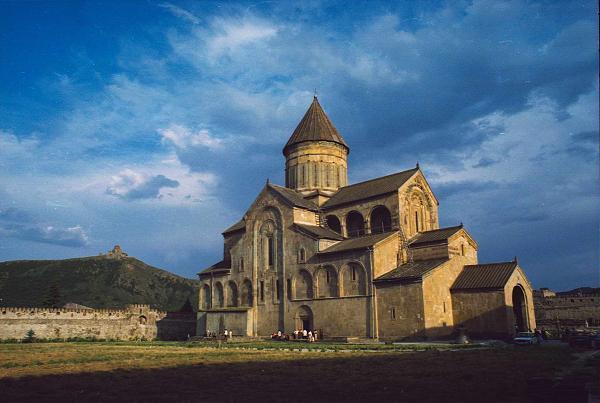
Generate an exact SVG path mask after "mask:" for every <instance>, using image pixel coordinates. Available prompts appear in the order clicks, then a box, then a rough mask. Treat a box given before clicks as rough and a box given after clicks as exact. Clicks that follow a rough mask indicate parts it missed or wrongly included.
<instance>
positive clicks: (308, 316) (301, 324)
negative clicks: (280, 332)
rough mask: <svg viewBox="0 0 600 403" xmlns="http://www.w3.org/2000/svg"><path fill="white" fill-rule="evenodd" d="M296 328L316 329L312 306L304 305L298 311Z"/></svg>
mask: <svg viewBox="0 0 600 403" xmlns="http://www.w3.org/2000/svg"><path fill="white" fill-rule="evenodd" d="M295 320H296V329H297V330H304V329H306V330H312V329H314V321H313V312H312V310H311V309H310V307H308V306H306V305H302V306H301V307H300V308H298V310H297V311H296V317H295Z"/></svg>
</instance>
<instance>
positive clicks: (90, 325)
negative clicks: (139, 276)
mask: <svg viewBox="0 0 600 403" xmlns="http://www.w3.org/2000/svg"><path fill="white" fill-rule="evenodd" d="M195 327H196V320H195V318H194V314H193V313H191V314H180V313H167V312H162V311H158V310H155V309H151V308H150V307H149V306H148V305H137V304H136V305H127V306H126V307H125V308H124V309H89V308H88V309H85V308H10V307H0V340H7V339H15V340H20V339H23V338H24V337H25V335H26V334H27V332H28V331H29V330H33V331H34V332H35V337H36V338H38V339H71V338H82V339H98V340H153V339H156V338H159V339H161V340H179V339H185V338H187V336H188V335H190V336H193V335H195Z"/></svg>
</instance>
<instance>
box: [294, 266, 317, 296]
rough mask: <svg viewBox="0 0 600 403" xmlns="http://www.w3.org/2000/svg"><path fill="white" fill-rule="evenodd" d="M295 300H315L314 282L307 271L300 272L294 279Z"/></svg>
mask: <svg viewBox="0 0 600 403" xmlns="http://www.w3.org/2000/svg"><path fill="white" fill-rule="evenodd" d="M292 285H293V298H295V299H312V298H313V280H312V276H311V274H310V273H309V272H308V271H307V270H300V271H299V272H298V275H297V276H295V278H294V283H293V284H292Z"/></svg>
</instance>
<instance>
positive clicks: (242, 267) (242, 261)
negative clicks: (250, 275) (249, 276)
mask: <svg viewBox="0 0 600 403" xmlns="http://www.w3.org/2000/svg"><path fill="white" fill-rule="evenodd" d="M240 271H244V258H243V257H241V258H240Z"/></svg>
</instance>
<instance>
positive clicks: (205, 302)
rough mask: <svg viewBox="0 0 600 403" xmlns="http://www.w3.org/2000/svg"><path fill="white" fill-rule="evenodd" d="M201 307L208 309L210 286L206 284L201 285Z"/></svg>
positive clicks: (209, 304)
mask: <svg viewBox="0 0 600 403" xmlns="http://www.w3.org/2000/svg"><path fill="white" fill-rule="evenodd" d="M201 307H202V308H203V309H210V307H211V303H210V286H209V285H208V284H204V286H203V287H202V299H201Z"/></svg>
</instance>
